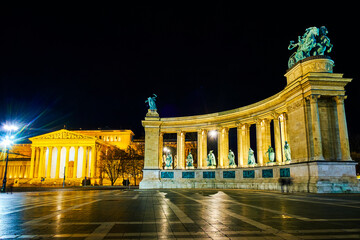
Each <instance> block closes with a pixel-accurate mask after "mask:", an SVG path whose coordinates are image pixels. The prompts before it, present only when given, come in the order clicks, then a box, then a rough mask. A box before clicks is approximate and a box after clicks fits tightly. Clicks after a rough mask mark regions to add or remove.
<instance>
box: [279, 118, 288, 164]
mask: <svg viewBox="0 0 360 240" xmlns="http://www.w3.org/2000/svg"><path fill="white" fill-rule="evenodd" d="M279 120H280V138H281V156H282V161H281V162H285V160H286V158H285V152H284V146H285V141H287V138H286V134H285V131H286V130H285V124H286V117H285V113H283V114H281V115H280V116H279Z"/></svg>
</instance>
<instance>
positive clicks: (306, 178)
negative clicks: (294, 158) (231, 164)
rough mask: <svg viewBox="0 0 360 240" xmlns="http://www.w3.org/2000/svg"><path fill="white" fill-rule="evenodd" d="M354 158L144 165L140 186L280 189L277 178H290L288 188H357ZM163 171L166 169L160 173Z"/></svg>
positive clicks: (350, 190) (349, 190)
mask: <svg viewBox="0 0 360 240" xmlns="http://www.w3.org/2000/svg"><path fill="white" fill-rule="evenodd" d="M356 164H357V163H356V162H354V161H316V162H305V163H304V162H302V163H292V164H288V165H274V166H258V165H256V166H252V167H244V168H232V169H229V168H228V169H220V168H217V169H215V167H214V166H212V167H213V168H210V167H208V168H207V169H187V170H184V169H173V170H160V169H153V170H151V169H144V170H143V172H144V174H143V176H144V177H143V180H142V181H141V182H140V189H149V188H152V189H154V188H155V189H157V188H218V189H223V188H225V189H261V190H275V191H281V186H280V184H279V179H280V178H291V179H292V183H293V184H292V185H291V187H290V192H312V193H345V192H346V193H353V192H360V185H359V181H358V180H357V179H356V173H355V165H356ZM163 171H165V172H166V173H164V174H161V172H163Z"/></svg>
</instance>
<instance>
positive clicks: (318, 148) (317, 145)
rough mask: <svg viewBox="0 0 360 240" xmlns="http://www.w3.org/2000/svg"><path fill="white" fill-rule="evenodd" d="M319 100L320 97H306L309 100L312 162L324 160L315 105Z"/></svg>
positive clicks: (317, 110)
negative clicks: (312, 146)
mask: <svg viewBox="0 0 360 240" xmlns="http://www.w3.org/2000/svg"><path fill="white" fill-rule="evenodd" d="M319 98H320V95H310V96H309V97H308V99H309V100H310V111H311V123H312V134H313V145H314V155H313V157H312V160H324V157H323V151H322V141H321V129H320V118H319V109H318V103H317V102H318V99H319Z"/></svg>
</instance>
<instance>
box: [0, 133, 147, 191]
mask: <svg viewBox="0 0 360 240" xmlns="http://www.w3.org/2000/svg"><path fill="white" fill-rule="evenodd" d="M133 136H134V133H133V132H132V131H131V130H75V131H74V130H66V129H62V130H58V131H54V132H50V133H46V134H43V135H39V136H35V137H32V138H29V140H30V141H31V144H16V145H14V146H13V147H12V148H11V150H10V155H9V163H8V172H7V178H8V179H9V180H10V182H14V183H15V185H23V186H28V185H39V184H41V185H61V184H62V183H63V181H64V177H65V183H66V185H77V186H79V185H80V184H81V183H82V181H83V179H85V178H87V179H90V180H91V184H92V185H96V184H100V179H102V178H103V177H104V176H101V174H102V173H101V171H100V165H99V164H100V155H101V151H102V150H103V149H104V148H106V147H117V148H120V149H122V150H126V149H127V148H128V146H130V145H132V146H133V147H134V148H137V146H138V145H141V143H134V141H133ZM2 159H5V153H3V156H2ZM4 171H5V161H1V162H0V177H1V179H2V178H3V176H4ZM138 177H139V178H141V176H138ZM120 181H122V179H119V182H120ZM101 184H104V185H107V184H108V182H107V181H106V177H105V181H104V182H103V181H101Z"/></svg>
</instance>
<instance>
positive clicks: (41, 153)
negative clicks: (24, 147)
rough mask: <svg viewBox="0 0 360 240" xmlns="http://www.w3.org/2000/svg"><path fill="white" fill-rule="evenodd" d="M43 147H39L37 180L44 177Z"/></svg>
mask: <svg viewBox="0 0 360 240" xmlns="http://www.w3.org/2000/svg"><path fill="white" fill-rule="evenodd" d="M45 149H46V148H45V147H40V161H39V171H38V178H41V177H45Z"/></svg>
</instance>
